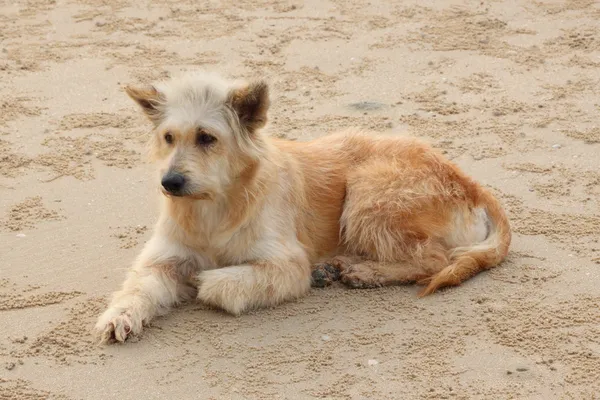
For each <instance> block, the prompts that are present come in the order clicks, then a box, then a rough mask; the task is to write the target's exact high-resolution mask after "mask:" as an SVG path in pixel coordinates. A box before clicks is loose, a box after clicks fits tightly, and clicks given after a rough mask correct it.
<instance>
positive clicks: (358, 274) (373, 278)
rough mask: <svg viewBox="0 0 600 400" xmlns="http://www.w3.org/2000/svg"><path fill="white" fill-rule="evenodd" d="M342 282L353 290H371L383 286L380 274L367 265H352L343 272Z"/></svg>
mask: <svg viewBox="0 0 600 400" xmlns="http://www.w3.org/2000/svg"><path fill="white" fill-rule="evenodd" d="M340 280H341V281H342V283H343V284H344V285H346V286H348V287H349V288H351V289H371V288H378V287H381V286H383V284H382V278H381V277H380V276H379V274H378V273H377V272H375V271H373V269H371V268H370V267H369V266H366V265H360V264H357V265H352V266H351V267H349V268H348V269H346V270H344V271H342V273H341V275H340Z"/></svg>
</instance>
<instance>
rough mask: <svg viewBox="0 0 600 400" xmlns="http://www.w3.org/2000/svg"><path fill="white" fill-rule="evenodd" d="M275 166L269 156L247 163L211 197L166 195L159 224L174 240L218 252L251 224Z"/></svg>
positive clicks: (275, 169) (275, 170)
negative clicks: (227, 184)
mask: <svg viewBox="0 0 600 400" xmlns="http://www.w3.org/2000/svg"><path fill="white" fill-rule="evenodd" d="M276 174H277V167H276V166H275V164H273V163H272V162H270V161H269V160H268V159H262V160H261V161H254V162H251V163H248V164H247V166H246V168H244V170H243V171H242V172H241V173H240V174H239V175H238V177H237V178H236V179H235V180H234V182H233V183H232V184H231V185H230V186H229V187H228V188H227V190H226V191H225V192H224V193H223V194H222V195H221V196H218V197H216V198H214V199H211V200H194V199H187V198H173V197H169V198H165V199H164V201H165V205H164V208H163V213H162V215H161V218H162V219H163V221H164V222H166V223H162V224H159V225H161V226H163V227H165V226H166V227H168V228H166V229H167V231H166V232H165V233H166V234H167V235H169V236H170V237H172V238H173V239H175V240H177V241H179V242H181V243H183V244H185V245H187V246H189V247H192V248H195V249H197V250H201V251H205V252H206V251H208V252H218V251H219V248H220V247H222V246H224V245H226V244H227V243H228V242H229V240H230V238H231V237H233V236H234V235H236V234H238V233H240V231H241V230H243V229H246V228H247V227H249V225H251V223H252V216H254V215H256V214H257V213H256V210H257V209H258V208H260V207H262V206H263V204H264V201H265V199H266V191H267V187H268V185H269V183H271V182H273V177H274V175H276Z"/></svg>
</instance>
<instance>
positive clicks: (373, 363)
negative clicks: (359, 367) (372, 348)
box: [367, 360, 379, 366]
mask: <svg viewBox="0 0 600 400" xmlns="http://www.w3.org/2000/svg"><path fill="white" fill-rule="evenodd" d="M367 364H368V365H371V366H373V365H377V364H379V361H377V360H369V361H367Z"/></svg>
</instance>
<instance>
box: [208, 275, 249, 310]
mask: <svg viewBox="0 0 600 400" xmlns="http://www.w3.org/2000/svg"><path fill="white" fill-rule="evenodd" d="M254 279H255V278H254V276H253V274H252V269H251V267H249V266H239V267H228V268H222V269H213V270H209V271H203V272H201V273H200V275H199V276H198V280H199V287H198V296H197V298H198V300H200V301H202V302H204V303H206V304H210V305H212V306H214V307H217V308H220V309H222V310H225V311H227V312H228V313H230V314H233V315H240V314H241V313H243V312H244V311H246V310H248V309H249V308H250V307H251V305H252V304H251V303H252V299H253V298H252V288H253V286H254Z"/></svg>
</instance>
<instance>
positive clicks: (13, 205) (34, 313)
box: [0, 0, 600, 399]
mask: <svg viewBox="0 0 600 400" xmlns="http://www.w3.org/2000/svg"><path fill="white" fill-rule="evenodd" d="M155 3H161V5H156V4H155V5H151V4H150V2H149V1H145V2H142V5H139V4H138V5H134V2H132V1H126V0H102V1H95V0H82V1H70V0H56V1H54V0H29V1H26V0H19V1H14V2H13V1H1V0H0V326H1V329H0V330H1V331H2V335H1V336H2V338H1V339H0V399H45V398H52V399H112V398H118V399H192V398H194V399H314V398H329V399H364V398H372V399H598V398H599V397H598V396H599V393H600V273H599V269H600V265H599V264H600V242H599V240H600V211H599V210H600V207H599V204H600V117H599V115H600V97H599V94H600V3H598V2H596V1H593V0H570V1H558V0H557V1H553V2H551V1H530V0H506V1H489V0H485V1H466V0H465V1H437V2H433V1H413V0H407V1H384V0H370V1H359V0H320V1H314V0H309V1H305V2H302V1H297V0H291V1H278V0H237V1H230V2H229V1H206V2H194V1H165V2H155ZM197 68H205V69H209V70H215V71H219V72H221V73H222V74H224V75H227V76H229V77H233V78H252V77H265V78H266V79H268V81H269V82H270V84H271V92H272V109H271V113H270V118H271V119H270V124H269V126H268V129H267V132H268V133H269V134H271V135H274V136H280V137H287V138H290V139H293V140H308V139H310V138H312V137H317V136H321V135H326V134H327V133H330V132H333V131H335V130H338V129H342V128H346V127H352V126H357V127H363V128H368V129H371V130H373V131H377V132H382V133H385V134H390V135H411V136H416V137H420V138H423V139H424V140H427V141H428V142H430V143H432V144H433V145H434V146H435V147H438V148H441V149H442V150H443V151H444V152H445V154H446V155H447V156H448V157H449V158H450V159H452V160H453V161H454V162H456V163H457V164H458V165H459V166H460V167H462V168H463V169H464V170H465V171H466V172H467V173H468V174H470V175H472V176H473V177H474V178H476V179H477V180H479V181H480V182H481V183H482V184H483V185H485V186H487V187H490V188H491V189H492V190H493V191H494V193H496V194H497V195H498V197H499V198H500V200H501V202H502V203H503V204H504V205H505V207H506V209H507V210H508V213H509V216H510V219H511V223H512V226H513V229H514V236H513V245H512V249H511V253H510V256H509V257H508V259H507V261H506V262H505V263H504V264H503V265H501V266H499V267H498V268H495V269H492V270H490V271H488V272H485V273H482V274H480V275H478V276H477V277H475V278H474V279H472V280H470V281H468V282H466V283H465V284H463V285H462V286H460V287H457V288H453V289H450V290H444V291H441V292H439V293H437V294H435V295H433V296H430V297H427V298H424V299H418V298H417V296H416V294H417V291H418V287H416V286H400V287H390V288H384V289H377V290H362V291H361V290H348V289H346V288H344V287H341V286H333V287H329V288H326V289H314V290H312V291H311V293H310V295H309V296H307V297H306V298H303V299H301V300H299V301H297V302H294V303H289V304H285V305H282V306H280V307H278V308H275V309H268V310H259V311H255V312H251V313H250V314H248V315H244V316H241V317H237V318H236V317H232V316H228V315H226V314H223V313H221V312H218V311H215V310H212V309H210V308H208V307H206V306H203V305H201V304H188V305H184V306H182V307H179V308H178V309H176V310H174V311H173V312H172V313H171V314H169V315H168V316H166V317H162V318H159V319H157V320H156V321H154V322H153V323H152V325H151V326H150V327H149V328H148V329H146V331H145V332H144V334H143V336H142V337H140V338H136V339H135V340H133V341H131V342H128V343H126V344H125V345H115V346H110V347H98V346H96V344H95V343H94V342H93V339H92V336H91V334H90V330H91V327H92V326H93V324H94V322H95V319H96V317H97V316H98V315H99V313H100V312H101V311H102V310H103V308H104V307H105V306H106V304H107V298H108V296H109V295H110V294H111V293H112V292H113V291H114V290H116V289H117V288H118V287H119V285H120V284H121V283H122V281H123V279H124V277H125V273H126V271H127V269H128V268H129V266H130V264H131V262H132V261H133V259H134V257H135V256H136V254H137V253H138V252H139V251H140V249H141V247H142V246H143V244H144V242H145V241H146V240H147V239H148V238H149V237H150V235H151V231H152V227H153V224H154V222H155V220H156V218H157V212H158V207H157V206H158V198H159V197H158V196H160V194H159V190H158V182H157V180H156V177H155V174H154V172H153V168H152V166H151V165H150V164H149V163H147V161H146V155H145V146H144V144H145V142H146V139H147V137H148V135H149V132H150V129H151V126H150V123H149V122H148V121H147V120H146V119H145V118H144V117H143V116H142V115H141V112H139V110H138V109H137V108H136V106H135V104H133V102H132V101H131V100H129V99H128V98H127V96H126V95H125V93H124V92H123V89H122V87H123V85H125V84H130V83H147V82H150V81H152V80H155V79H161V78H164V77H166V76H168V75H169V74H178V73H180V72H182V71H186V70H194V69H197Z"/></svg>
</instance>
